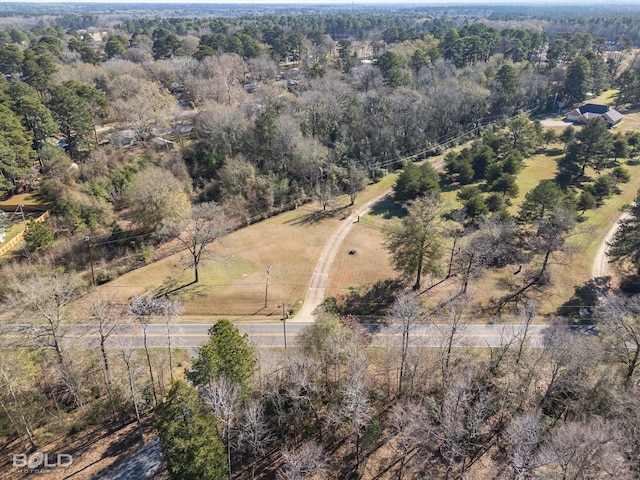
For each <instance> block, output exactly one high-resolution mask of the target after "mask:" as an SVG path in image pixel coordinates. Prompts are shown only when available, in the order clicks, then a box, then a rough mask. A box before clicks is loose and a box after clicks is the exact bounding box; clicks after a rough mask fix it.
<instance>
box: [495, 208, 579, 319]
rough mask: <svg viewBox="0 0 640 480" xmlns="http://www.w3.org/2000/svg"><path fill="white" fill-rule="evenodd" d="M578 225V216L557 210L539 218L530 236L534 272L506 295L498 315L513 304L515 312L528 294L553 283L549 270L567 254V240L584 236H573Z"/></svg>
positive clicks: (529, 244)
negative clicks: (555, 261)
mask: <svg viewBox="0 0 640 480" xmlns="http://www.w3.org/2000/svg"><path fill="white" fill-rule="evenodd" d="M574 224H575V213H574V212H571V211H568V210H563V209H556V210H554V211H553V212H551V213H550V214H548V215H545V216H543V217H542V218H540V219H539V220H538V221H537V223H536V225H535V226H534V227H533V228H532V229H531V230H529V231H528V232H527V235H526V243H527V249H528V251H529V253H530V255H532V256H533V257H535V259H536V264H535V265H534V268H533V269H532V270H531V271H528V272H524V282H522V283H520V284H517V285H515V286H514V287H513V292H512V293H509V294H507V295H505V296H504V297H503V298H502V299H500V300H499V301H498V303H497V308H496V311H497V313H498V314H500V313H501V312H502V309H503V308H504V307H505V306H506V305H508V304H510V303H513V304H514V305H515V308H518V305H519V304H521V303H522V302H523V301H524V300H526V299H527V294H528V293H529V291H530V290H532V289H534V288H538V289H540V288H542V287H544V286H545V285H548V284H549V283H550V273H549V267H550V266H551V264H552V262H553V261H554V259H555V257H556V256H557V255H558V254H559V253H561V252H566V251H567V247H566V244H567V240H568V239H569V237H571V236H572V235H575V234H577V233H581V232H572V230H573V226H574Z"/></svg>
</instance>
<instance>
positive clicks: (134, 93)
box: [112, 75, 175, 142]
mask: <svg viewBox="0 0 640 480" xmlns="http://www.w3.org/2000/svg"><path fill="white" fill-rule="evenodd" d="M126 77H127V78H126V83H125V84H124V85H123V89H122V91H119V92H118V93H117V95H118V96H119V97H120V98H116V99H115V100H114V101H113V103H112V108H113V110H114V112H115V114H116V116H117V118H118V119H119V120H120V121H121V122H123V123H125V124H126V125H128V126H129V128H131V129H132V130H133V131H134V132H135V134H136V137H137V138H138V139H140V140H141V141H143V142H146V141H147V140H148V139H149V138H150V137H151V136H152V130H153V129H154V128H156V127H160V126H163V125H166V123H167V118H168V117H169V111H170V108H171V106H172V105H175V100H174V99H173V97H171V95H170V94H169V92H168V91H166V90H164V89H161V88H160V86H159V84H157V83H155V82H151V81H148V80H144V79H142V78H136V77H132V76H129V75H127V76H126Z"/></svg>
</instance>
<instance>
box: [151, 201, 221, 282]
mask: <svg viewBox="0 0 640 480" xmlns="http://www.w3.org/2000/svg"><path fill="white" fill-rule="evenodd" d="M231 226H232V223H231V221H230V220H229V219H228V218H227V217H226V216H225V214H224V209H223V208H222V207H220V206H219V205H217V204H216V203H215V202H205V203H201V204H199V205H194V206H193V207H192V208H191V215H190V216H189V219H188V220H186V221H185V222H182V223H175V222H167V223H165V225H164V226H163V228H162V229H161V230H160V233H170V232H176V231H177V232H178V237H177V238H178V241H180V243H182V245H184V247H185V248H186V250H187V251H188V252H189V255H190V256H189V267H191V268H193V273H194V283H198V281H199V280H200V277H199V270H198V268H199V267H200V265H201V263H202V262H203V261H204V260H206V259H208V258H212V257H215V256H216V255H215V253H214V252H213V251H212V250H211V246H212V244H213V243H214V242H215V241H216V240H218V239H219V238H221V237H223V236H225V235H226V234H227V233H228V232H229V230H230V229H231Z"/></svg>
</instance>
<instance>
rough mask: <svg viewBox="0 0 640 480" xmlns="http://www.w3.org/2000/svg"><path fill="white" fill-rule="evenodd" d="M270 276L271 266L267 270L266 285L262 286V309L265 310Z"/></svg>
mask: <svg viewBox="0 0 640 480" xmlns="http://www.w3.org/2000/svg"><path fill="white" fill-rule="evenodd" d="M270 275H271V265H269V268H267V283H266V284H265V286H264V308H267V296H268V295H269V276H270Z"/></svg>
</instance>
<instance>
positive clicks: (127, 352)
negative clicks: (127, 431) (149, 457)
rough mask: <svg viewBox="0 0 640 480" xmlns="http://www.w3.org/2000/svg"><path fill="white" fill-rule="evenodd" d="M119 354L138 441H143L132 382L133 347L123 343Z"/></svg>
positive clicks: (138, 409)
mask: <svg viewBox="0 0 640 480" xmlns="http://www.w3.org/2000/svg"><path fill="white" fill-rule="evenodd" d="M120 355H121V357H122V361H123V362H124V365H125V367H126V369H127V379H128V381H129V394H130V396H131V401H132V402H133V408H134V411H135V414H136V422H137V423H138V434H139V435H140V441H144V430H143V428H142V418H141V416H140V407H139V406H138V392H137V390H136V387H135V383H134V368H135V364H134V358H135V357H134V355H135V349H134V348H131V347H126V346H124V345H123V346H121V347H120ZM154 393H155V392H154Z"/></svg>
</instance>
